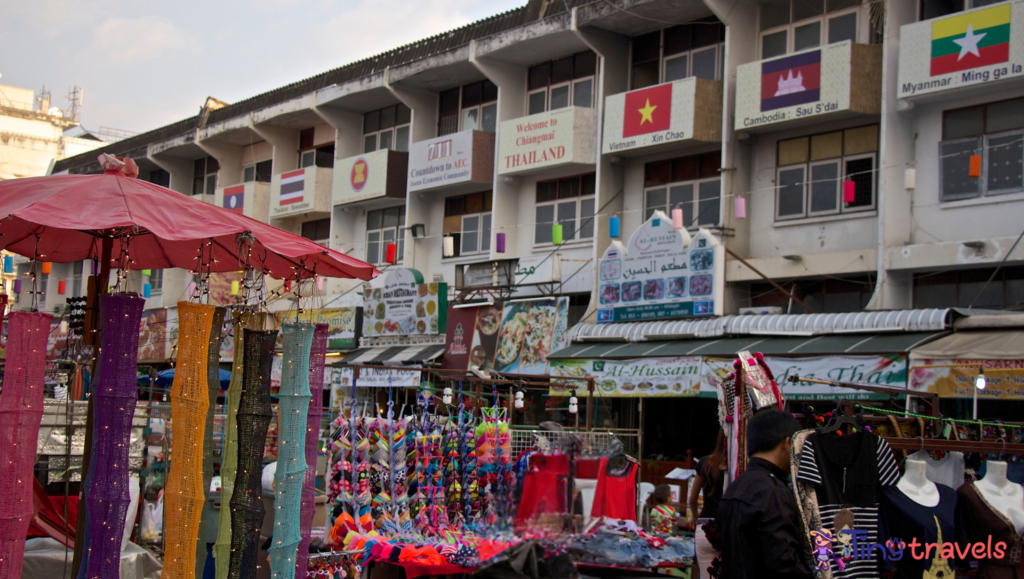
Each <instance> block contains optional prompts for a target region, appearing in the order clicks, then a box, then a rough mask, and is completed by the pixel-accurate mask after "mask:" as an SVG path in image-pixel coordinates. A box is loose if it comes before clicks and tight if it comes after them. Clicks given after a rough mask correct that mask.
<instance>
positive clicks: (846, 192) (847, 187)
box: [843, 179, 857, 204]
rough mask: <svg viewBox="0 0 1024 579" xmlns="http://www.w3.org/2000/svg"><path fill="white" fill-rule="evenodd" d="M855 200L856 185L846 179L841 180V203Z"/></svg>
mask: <svg viewBox="0 0 1024 579" xmlns="http://www.w3.org/2000/svg"><path fill="white" fill-rule="evenodd" d="M856 200H857V185H856V184H855V183H854V182H853V181H850V180H849V179H847V180H846V181H843V203H846V204H850V203H853V202H854V201H856Z"/></svg>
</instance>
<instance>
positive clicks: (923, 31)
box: [899, 2, 1024, 98]
mask: <svg viewBox="0 0 1024 579" xmlns="http://www.w3.org/2000/svg"><path fill="white" fill-rule="evenodd" d="M1022 34H1024V5H1022V4H1021V3H1020V2H1006V3H1003V4H1000V5H998V6H990V7H985V8H979V9H976V10H968V11H966V12H959V13H957V14H956V15H954V16H950V17H948V18H936V19H932V20H927V21H924V22H917V23H914V24H907V25H905V26H902V27H900V72H899V97H900V98H908V97H914V96H918V95H923V94H929V93H935V92H940V91H944V90H950V89H954V88H959V87H964V86H971V85H980V84H986V83H988V82H991V81H997V80H1002V79H1005V78H1011V77H1015V76H1021V75H1022V74H1024V66H1022V65H1024V44H1022V43H1021V41H1020V39H1021V36H1022Z"/></svg>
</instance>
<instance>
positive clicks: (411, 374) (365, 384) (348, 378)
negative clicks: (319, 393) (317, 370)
mask: <svg viewBox="0 0 1024 579" xmlns="http://www.w3.org/2000/svg"><path fill="white" fill-rule="evenodd" d="M340 370H341V373H340V376H339V377H338V378H337V381H338V389H339V390H341V389H344V388H346V387H347V388H352V380H353V379H354V376H355V371H354V369H353V368H341V369H340ZM355 382H356V389H357V391H358V389H359V388H387V387H388V386H392V387H394V388H412V387H415V386H419V385H420V370H419V367H415V368H411V369H409V370H384V369H377V368H366V367H362V368H359V378H358V379H355Z"/></svg>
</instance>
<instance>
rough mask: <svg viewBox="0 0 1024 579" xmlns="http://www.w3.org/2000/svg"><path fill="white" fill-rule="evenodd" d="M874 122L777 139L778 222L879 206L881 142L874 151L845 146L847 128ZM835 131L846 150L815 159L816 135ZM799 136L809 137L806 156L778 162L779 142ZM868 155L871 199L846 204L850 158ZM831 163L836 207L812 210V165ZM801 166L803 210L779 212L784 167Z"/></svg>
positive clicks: (795, 167) (849, 213)
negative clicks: (834, 171) (834, 167)
mask: <svg viewBox="0 0 1024 579" xmlns="http://www.w3.org/2000/svg"><path fill="white" fill-rule="evenodd" d="M872 126H878V125H875V124H870V125H860V126H857V127H847V128H845V129H838V130H835V131H826V132H823V133H814V134H810V135H802V136H799V137H793V138H792V139H780V140H778V141H776V142H775V155H776V156H775V163H776V165H775V186H774V190H775V222H776V223H779V222H787V221H793V220H796V219H806V218H816V217H833V216H841V215H852V214H856V213H863V212H865V211H875V210H876V209H877V208H878V175H877V173H878V143H877V142H876V143H875V150H873V151H867V152H861V153H851V154H849V155H847V154H846V151H845V147H846V142H845V141H846V132H847V131H853V130H857V129H861V128H865V127H872ZM832 133H840V142H841V143H842V146H843V150H842V151H841V154H840V155H839V156H838V157H829V158H826V159H816V160H812V159H811V148H812V147H813V139H814V137H817V136H822V135H829V134H832ZM878 137H879V138H880V137H881V128H880V127H879V129H878ZM796 139H807V157H806V160H805V161H802V162H799V163H790V164H788V165H779V164H778V162H779V157H778V155H779V146H780V145H781V143H783V142H785V141H790V140H796ZM868 158H870V159H871V160H872V164H871V166H872V169H871V203H869V204H867V205H862V206H853V207H849V206H847V203H846V201H845V200H844V199H843V189H842V187H843V186H842V183H843V182H844V181H846V180H847V178H848V177H849V175H850V174H849V173H847V170H846V165H847V163H848V162H850V161H856V160H860V159H868ZM832 163H837V164H838V171H837V183H836V196H837V205H836V209H834V210H825V211H812V210H811V207H812V206H811V201H812V187H813V183H814V182H813V181H812V179H813V176H812V170H813V167H817V166H821V165H828V164H832ZM798 168H802V169H803V180H802V181H801V182H800V186H801V188H802V190H803V210H802V211H801V213H800V214H795V213H794V214H789V215H780V213H779V209H780V203H779V201H780V199H781V197H780V195H781V192H782V186H781V185H780V182H781V180H782V178H781V176H782V172H783V171H791V170H794V169H798ZM940 178H941V175H940Z"/></svg>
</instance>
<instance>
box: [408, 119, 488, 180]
mask: <svg viewBox="0 0 1024 579" xmlns="http://www.w3.org/2000/svg"><path fill="white" fill-rule="evenodd" d="M493 181H494V133H488V132H484V131H461V132H458V133H452V134H449V135H445V136H443V137H437V138H436V139H429V140H426V141H420V142H418V143H413V144H412V146H411V147H409V191H410V192H412V191H428V190H444V191H446V192H447V191H453V190H459V189H463V188H467V189H468V188H474V187H476V186H477V185H490V184H491V183H492V182H493Z"/></svg>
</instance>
